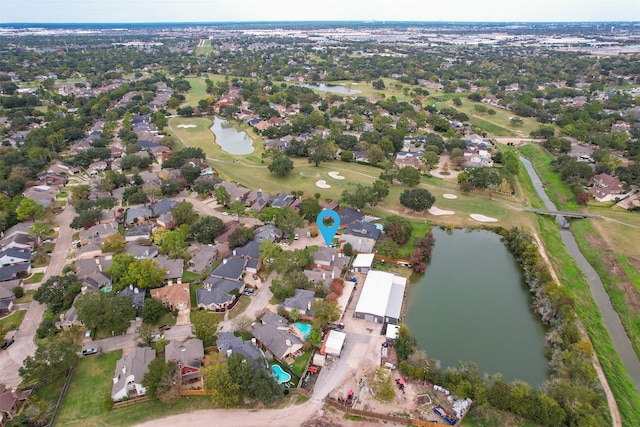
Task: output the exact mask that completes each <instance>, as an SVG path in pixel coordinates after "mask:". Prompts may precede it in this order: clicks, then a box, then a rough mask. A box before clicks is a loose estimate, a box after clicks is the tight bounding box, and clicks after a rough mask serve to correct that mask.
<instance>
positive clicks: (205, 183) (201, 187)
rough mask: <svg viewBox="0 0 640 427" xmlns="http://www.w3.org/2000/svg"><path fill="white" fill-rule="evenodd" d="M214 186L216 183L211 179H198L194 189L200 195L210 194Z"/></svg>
mask: <svg viewBox="0 0 640 427" xmlns="http://www.w3.org/2000/svg"><path fill="white" fill-rule="evenodd" d="M214 188H215V185H214V183H213V181H211V180H210V179H197V180H196V181H195V182H194V183H193V191H195V192H196V193H198V194H199V195H209V194H211V192H212V191H214ZM225 191H226V190H225ZM216 200H217V199H216Z"/></svg>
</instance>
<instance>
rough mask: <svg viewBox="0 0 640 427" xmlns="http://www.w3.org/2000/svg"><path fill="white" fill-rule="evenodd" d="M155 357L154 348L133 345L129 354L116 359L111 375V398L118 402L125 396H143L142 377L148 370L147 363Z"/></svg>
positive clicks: (144, 391) (144, 389)
mask: <svg viewBox="0 0 640 427" xmlns="http://www.w3.org/2000/svg"><path fill="white" fill-rule="evenodd" d="M155 358H156V351H155V350H154V349H152V348H150V347H133V349H132V350H131V352H129V354H127V355H126V356H123V357H122V359H120V360H118V362H116V370H115V374H114V376H113V387H112V388H111V398H112V399H113V400H114V401H116V402H119V401H121V400H122V399H124V398H125V397H126V398H129V397H136V396H144V394H145V393H146V391H147V390H146V388H145V387H143V386H142V379H143V378H144V374H146V373H147V372H148V371H149V363H151V361H152V360H153V359H155Z"/></svg>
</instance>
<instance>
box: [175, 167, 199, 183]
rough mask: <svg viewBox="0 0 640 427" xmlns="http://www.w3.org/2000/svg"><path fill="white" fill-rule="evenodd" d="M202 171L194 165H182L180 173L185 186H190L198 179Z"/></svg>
mask: <svg viewBox="0 0 640 427" xmlns="http://www.w3.org/2000/svg"><path fill="white" fill-rule="evenodd" d="M201 172H202V170H201V169H200V168H199V167H198V166H195V165H191V164H188V165H184V166H182V167H181V168H180V173H181V174H182V177H183V178H184V179H185V181H187V184H189V185H191V184H193V182H194V181H195V180H196V179H198V178H199V177H200V173H201Z"/></svg>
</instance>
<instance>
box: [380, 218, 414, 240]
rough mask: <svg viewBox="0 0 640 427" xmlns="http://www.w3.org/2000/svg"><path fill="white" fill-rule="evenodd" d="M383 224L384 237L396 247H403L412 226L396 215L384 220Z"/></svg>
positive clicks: (409, 235)
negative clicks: (394, 243)
mask: <svg viewBox="0 0 640 427" xmlns="http://www.w3.org/2000/svg"><path fill="white" fill-rule="evenodd" d="M383 224H384V232H385V234H386V236H387V237H389V238H390V239H391V240H393V241H394V242H396V243H397V244H398V245H404V244H405V243H407V242H408V241H409V237H411V232H412V231H413V226H412V225H411V221H409V220H408V219H406V218H404V217H401V216H398V215H391V216H388V217H387V218H385V220H384V221H383Z"/></svg>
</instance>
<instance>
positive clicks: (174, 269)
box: [156, 255, 184, 284]
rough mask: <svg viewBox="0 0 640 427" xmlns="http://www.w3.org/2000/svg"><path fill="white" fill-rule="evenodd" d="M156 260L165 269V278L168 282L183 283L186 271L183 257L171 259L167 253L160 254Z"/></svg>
mask: <svg viewBox="0 0 640 427" xmlns="http://www.w3.org/2000/svg"><path fill="white" fill-rule="evenodd" d="M156 262H157V263H158V265H159V266H160V268H162V269H163V270H164V280H165V281H166V282H167V283H169V284H171V283H182V274H183V273H184V260H183V259H182V258H178V259H170V258H169V257H168V256H166V255H158V257H157V258H156Z"/></svg>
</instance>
